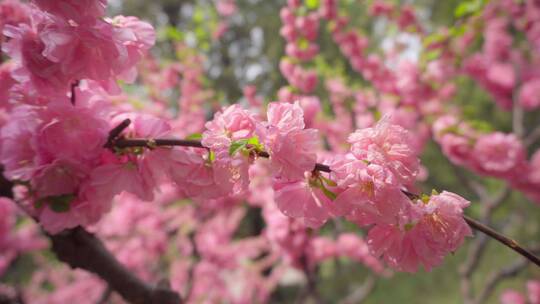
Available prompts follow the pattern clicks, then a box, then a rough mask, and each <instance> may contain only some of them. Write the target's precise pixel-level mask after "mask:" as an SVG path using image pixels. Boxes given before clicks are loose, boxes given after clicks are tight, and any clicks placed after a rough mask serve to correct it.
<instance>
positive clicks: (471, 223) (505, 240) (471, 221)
mask: <svg viewBox="0 0 540 304" xmlns="http://www.w3.org/2000/svg"><path fill="white" fill-rule="evenodd" d="M463 218H464V219H465V221H466V222H467V224H469V226H471V228H473V229H475V230H478V231H481V232H483V233H484V234H487V235H488V236H489V237H491V238H493V239H495V240H497V241H499V242H500V243H501V244H503V245H505V246H506V247H508V248H510V249H512V250H514V251H515V252H517V253H519V254H520V255H521V256H523V257H525V258H526V259H527V260H529V261H530V262H532V263H534V264H536V266H538V267H540V258H538V257H537V256H536V255H534V254H533V253H532V252H531V251H529V250H527V249H525V248H524V247H522V246H521V245H519V244H518V243H517V242H516V241H515V240H513V239H510V238H508V237H506V236H504V235H502V234H500V233H498V232H497V231H495V230H493V229H491V228H489V227H488V226H486V225H484V224H482V223H480V222H478V221H477V220H474V219H472V218H470V217H468V216H466V215H464V216H463Z"/></svg>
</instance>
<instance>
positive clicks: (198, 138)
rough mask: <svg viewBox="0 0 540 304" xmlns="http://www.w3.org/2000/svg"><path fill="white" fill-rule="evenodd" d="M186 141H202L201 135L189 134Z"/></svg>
mask: <svg viewBox="0 0 540 304" xmlns="http://www.w3.org/2000/svg"><path fill="white" fill-rule="evenodd" d="M186 139H188V140H200V139H202V134H201V133H193V134H190V135H189V136H188V137H186Z"/></svg>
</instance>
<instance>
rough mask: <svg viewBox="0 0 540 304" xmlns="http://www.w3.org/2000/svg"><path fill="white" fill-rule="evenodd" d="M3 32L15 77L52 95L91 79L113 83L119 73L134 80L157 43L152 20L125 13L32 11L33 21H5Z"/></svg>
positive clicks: (120, 75)
mask: <svg viewBox="0 0 540 304" xmlns="http://www.w3.org/2000/svg"><path fill="white" fill-rule="evenodd" d="M44 2H46V3H48V2H50V1H44ZM62 2H63V1H62ZM69 2H75V1H69ZM92 2H93V3H95V1H92ZM51 3H52V2H51ZM55 3H56V2H55ZM89 3H90V2H89ZM67 7H68V6H62V8H67ZM4 33H5V35H6V36H8V37H9V38H11V39H10V41H8V42H7V43H6V44H5V45H4V46H3V50H4V52H6V53H7V54H8V55H10V56H11V57H12V58H13V59H14V60H15V61H16V62H17V63H18V64H19V67H18V69H17V70H15V71H14V74H13V75H14V78H15V79H17V80H18V81H19V82H23V83H24V82H27V81H30V82H31V83H32V84H33V85H34V86H36V88H37V89H39V90H43V91H45V92H47V91H52V92H51V94H52V93H54V90H57V91H58V90H60V92H65V91H66V90H67V89H68V86H69V85H71V84H72V83H73V82H76V81H78V80H81V79H86V78H88V79H93V80H97V81H100V82H102V83H103V84H104V85H106V86H112V87H114V84H111V81H112V80H113V79H114V78H116V77H120V78H122V79H124V80H126V81H133V80H134V78H135V75H136V71H135V70H134V68H135V64H136V63H137V62H138V61H139V60H140V59H141V58H142V56H143V55H144V54H145V52H146V51H147V50H148V49H149V48H150V47H151V46H152V45H153V44H154V42H155V33H154V30H153V28H152V26H151V25H149V24H148V23H145V22H142V21H140V20H139V19H137V18H135V17H124V16H118V17H115V18H114V19H112V20H108V21H106V20H101V19H95V20H93V19H92V20H90V21H87V22H84V23H81V24H77V23H76V22H75V23H74V22H69V21H67V20H64V19H62V18H61V17H57V16H53V15H47V14H44V13H42V12H39V11H33V13H32V24H31V25H27V24H19V25H18V26H17V27H15V26H6V30H5V32H4ZM50 86H52V87H50ZM56 94H58V92H56ZM60 94H61V93H60Z"/></svg>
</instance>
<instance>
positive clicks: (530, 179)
mask: <svg viewBox="0 0 540 304" xmlns="http://www.w3.org/2000/svg"><path fill="white" fill-rule="evenodd" d="M433 132H434V134H435V140H436V141H437V142H438V143H439V144H440V145H441V148H442V151H443V153H444V154H445V155H446V157H448V159H450V161H452V162H453V163H454V164H456V165H460V166H465V167H466V168H468V169H470V170H473V171H474V172H476V173H478V174H481V175H485V176H492V177H496V178H500V179H503V180H506V181H507V182H508V183H509V184H510V185H511V186H512V187H514V188H516V189H519V190H521V191H523V192H524V193H525V194H526V195H528V196H529V197H531V198H532V199H533V200H535V201H540V192H539V191H538V189H539V188H538V187H539V186H540V178H539V177H538V172H539V171H538V170H539V168H540V167H539V166H540V152H538V151H537V152H535V153H534V155H533V156H532V157H531V159H530V160H528V159H527V153H526V150H525V147H524V145H523V143H522V142H521V140H519V139H518V138H517V136H516V135H515V134H506V133H502V132H491V133H483V132H479V131H477V130H475V129H474V128H473V127H471V126H470V125H469V124H467V123H466V122H463V121H460V120H458V119H457V118H456V117H455V116H449V115H448V116H442V117H440V118H439V119H437V120H436V121H435V123H434V124H433Z"/></svg>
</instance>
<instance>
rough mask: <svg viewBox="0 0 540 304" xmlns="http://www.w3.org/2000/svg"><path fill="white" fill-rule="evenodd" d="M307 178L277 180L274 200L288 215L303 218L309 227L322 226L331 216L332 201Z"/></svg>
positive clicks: (274, 185)
mask: <svg viewBox="0 0 540 304" xmlns="http://www.w3.org/2000/svg"><path fill="white" fill-rule="evenodd" d="M308 179H309V177H308V178H306V179H305V180H300V181H294V182H283V181H279V180H275V181H274V184H273V188H274V200H275V202H276V204H277V206H278V208H279V209H280V210H281V212H283V214H285V215H286V216H289V217H293V218H298V219H301V220H302V221H303V222H304V223H305V224H306V225H307V226H309V227H314V228H317V227H320V226H322V224H324V223H325V222H326V220H327V219H328V218H329V217H330V210H329V208H330V205H331V204H332V201H331V200H330V199H329V198H328V197H326V196H325V195H324V194H323V193H322V191H321V190H320V189H317V188H313V187H311V186H310V184H309V180H308Z"/></svg>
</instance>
